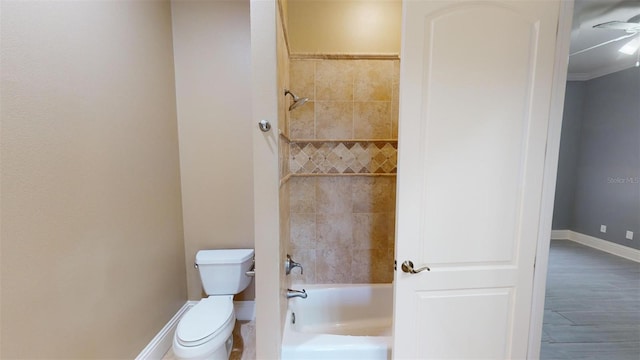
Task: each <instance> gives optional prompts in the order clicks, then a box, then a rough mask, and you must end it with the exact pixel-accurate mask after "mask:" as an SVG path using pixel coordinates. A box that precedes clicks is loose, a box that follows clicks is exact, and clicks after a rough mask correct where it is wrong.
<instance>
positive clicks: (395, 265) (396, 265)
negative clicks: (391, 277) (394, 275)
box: [393, 259, 398, 271]
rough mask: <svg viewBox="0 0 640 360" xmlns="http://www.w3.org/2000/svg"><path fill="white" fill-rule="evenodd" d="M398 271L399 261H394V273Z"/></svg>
mask: <svg viewBox="0 0 640 360" xmlns="http://www.w3.org/2000/svg"><path fill="white" fill-rule="evenodd" d="M396 270H398V261H397V260H395V259H394V260H393V271H396Z"/></svg>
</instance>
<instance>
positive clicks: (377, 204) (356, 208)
mask: <svg viewBox="0 0 640 360" xmlns="http://www.w3.org/2000/svg"><path fill="white" fill-rule="evenodd" d="M395 191H396V190H395V177H383V176H380V177H362V178H360V177H359V178H356V179H355V181H354V183H353V188H352V193H353V212H354V213H374V212H389V211H395Z"/></svg>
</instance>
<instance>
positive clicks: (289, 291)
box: [287, 289, 307, 299]
mask: <svg viewBox="0 0 640 360" xmlns="http://www.w3.org/2000/svg"><path fill="white" fill-rule="evenodd" d="M294 297H299V298H303V299H306V298H307V290H305V289H302V291H300V290H293V289H287V299H291V298H294Z"/></svg>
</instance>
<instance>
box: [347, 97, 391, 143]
mask: <svg viewBox="0 0 640 360" xmlns="http://www.w3.org/2000/svg"><path fill="white" fill-rule="evenodd" d="M353 134H354V138H356V139H389V138H391V102H389V101H369V102H356V103H355V104H354V110H353Z"/></svg>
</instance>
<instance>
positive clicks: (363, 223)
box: [353, 213, 390, 250]
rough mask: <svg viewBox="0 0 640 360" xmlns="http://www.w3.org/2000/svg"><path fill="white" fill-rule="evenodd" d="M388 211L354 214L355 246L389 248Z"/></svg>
mask: <svg viewBox="0 0 640 360" xmlns="http://www.w3.org/2000/svg"><path fill="white" fill-rule="evenodd" d="M388 217H389V215H387V213H364V214H362V213H356V214H353V248H354V249H359V250H361V249H387V248H388V247H389V233H390V231H389V219H388Z"/></svg>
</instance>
